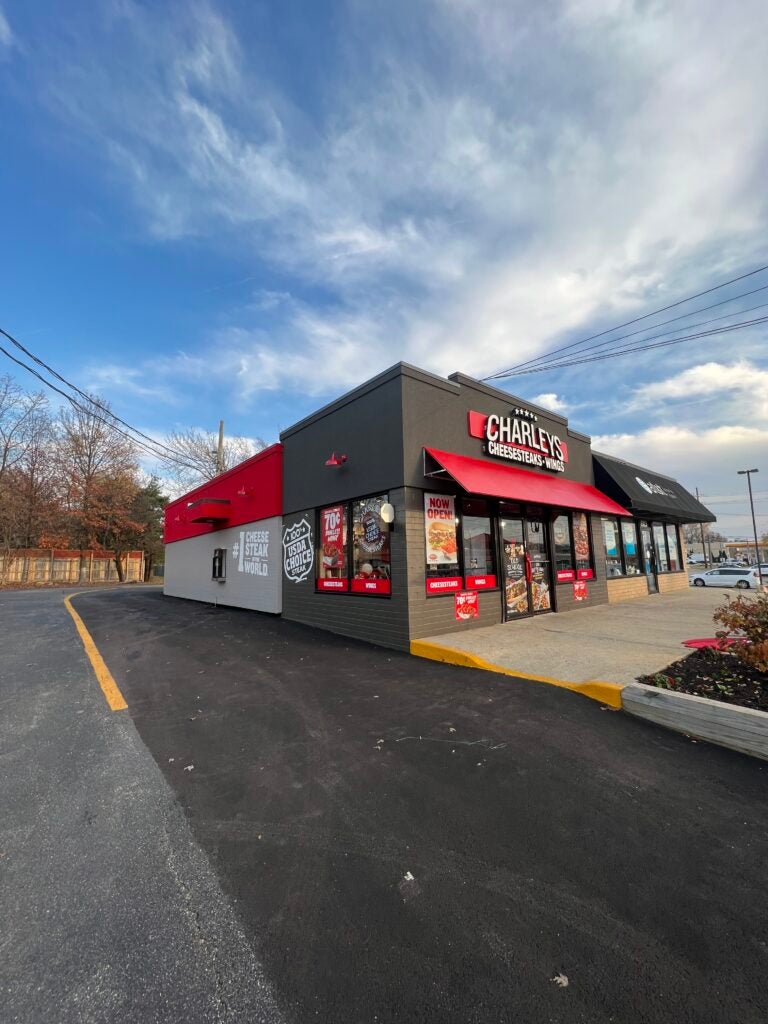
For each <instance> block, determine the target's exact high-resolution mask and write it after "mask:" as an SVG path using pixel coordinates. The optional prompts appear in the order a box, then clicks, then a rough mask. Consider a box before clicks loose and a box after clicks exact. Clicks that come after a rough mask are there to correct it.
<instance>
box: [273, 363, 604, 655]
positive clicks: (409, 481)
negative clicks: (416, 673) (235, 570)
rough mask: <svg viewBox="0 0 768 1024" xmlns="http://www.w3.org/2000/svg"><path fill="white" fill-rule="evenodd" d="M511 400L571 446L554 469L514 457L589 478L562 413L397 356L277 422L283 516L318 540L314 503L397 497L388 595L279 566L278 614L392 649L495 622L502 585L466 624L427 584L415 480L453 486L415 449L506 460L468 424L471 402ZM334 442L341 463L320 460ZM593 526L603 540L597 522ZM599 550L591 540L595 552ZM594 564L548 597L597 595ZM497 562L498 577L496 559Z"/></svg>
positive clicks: (502, 404) (593, 598) (497, 406)
mask: <svg viewBox="0 0 768 1024" xmlns="http://www.w3.org/2000/svg"><path fill="white" fill-rule="evenodd" d="M516 405H521V406H524V407H525V408H528V409H532V410H533V411H534V412H535V413H536V414H537V416H538V425H539V426H541V427H543V428H544V429H545V430H548V431H549V432H550V433H552V434H557V435H559V436H560V437H561V438H562V439H563V440H564V441H566V442H567V444H568V455H569V459H568V462H567V463H566V468H565V472H564V473H562V474H560V473H558V474H554V473H552V472H551V471H548V470H545V469H544V470H539V469H536V468H534V467H532V466H520V467H519V468H523V469H526V470H528V471H530V472H534V473H541V474H543V475H544V476H545V477H550V478H551V477H554V476H556V477H559V478H565V479H568V480H574V481H579V482H582V483H589V484H593V483H594V477H593V470H592V457H591V448H590V441H589V438H588V437H585V436H584V435H583V434H579V433H577V432H576V431H571V430H570V429H569V428H568V423H567V420H566V419H565V418H564V417H562V416H558V415H557V414H555V413H551V412H549V411H547V410H545V409H540V408H538V407H536V406H533V405H531V403H530V402H525V401H522V400H519V399H516V398H515V397H514V396H513V395H509V394H507V393H506V392H503V391H500V390H499V389H497V388H492V387H488V386H486V385H485V384H482V383H479V382H477V381H473V380H472V379H471V378H468V377H464V376H463V375H461V374H454V375H453V376H452V377H451V378H450V379H448V380H445V379H442V378H439V377H436V376H434V375H432V374H429V373H425V372H424V371H422V370H419V369H417V368H415V367H411V366H407V365H404V364H398V365H397V366H394V367H392V368H391V369H389V370H387V371H385V372H384V373H382V374H380V375H379V376H378V377H375V378H373V380H371V381H369V382H367V383H366V384H364V385H362V386H361V387H360V388H357V389H355V390H354V391H352V392H350V393H349V394H348V395H345V396H343V397H342V398H340V399H338V400H337V401H335V402H332V403H331V404H330V405H328V406H325V407H324V408H323V409H320V410H319V411H318V412H317V413H315V414H313V415H312V416H309V417H307V418H306V419H305V420H302V421H301V422H299V423H297V424H296V425H294V426H293V427H290V428H289V429H288V430H286V431H284V432H283V434H282V435H281V441H282V442H283V446H284V448H283V458H284V472H285V478H284V524H285V525H286V526H291V525H292V524H294V523H297V522H299V521H300V520H301V519H302V517H305V518H306V519H307V521H308V522H310V523H311V524H312V530H313V543H314V544H315V546H316V545H317V543H318V541H317V522H316V513H317V509H318V508H320V507H322V506H324V505H330V504H335V503H336V502H342V501H349V500H351V499H354V498H361V497H365V496H367V495H374V494H375V495H378V494H388V495H389V500H390V501H391V502H392V504H393V505H394V506H395V523H394V526H393V530H392V536H391V550H392V594H391V596H390V597H369V596H363V595H357V594H351V593H328V592H320V593H318V592H317V591H316V590H315V573H314V571H313V572H312V573H311V574H310V576H309V577H308V578H307V579H305V580H302V581H301V582H299V583H292V582H290V581H289V580H288V578H287V577H286V576H285V575H284V580H283V614H284V615H285V616H286V618H289V619H293V620H295V621H298V622H304V623H307V624H308V625H314V626H320V627H322V628H323V629H328V630H331V631H332V632H337V633H342V634H344V635H348V636H354V637H359V638H360V639H363V640H369V641H371V642H373V643H378V644H382V645H383V646H388V647H396V648H400V649H407V648H408V645H409V642H410V640H411V639H416V638H418V637H423V636H429V635H431V634H434V633H442V632H450V631H454V630H456V631H460V630H463V629H471V628H472V626H473V625H492V624H494V623H497V622H501V621H502V594H501V592H500V590H496V591H488V592H483V591H481V592H480V593H479V595H478V604H479V612H480V617H479V619H478V620H474V622H473V623H471V624H468V623H465V622H457V621H456V618H455V615H454V600H453V594H446V595H439V596H429V597H428V596H427V594H426V588H425V569H426V565H425V545H424V511H423V509H424V506H423V500H424V497H423V496H424V491H425V490H426V491H430V492H437V493H440V492H442V493H448V494H459V493H460V488H459V487H458V485H456V484H455V483H454V482H453V481H451V480H447V481H443V480H438V479H431V478H425V477H424V461H423V453H422V449H423V447H424V446H427V447H433V448H440V449H444V450H447V451H451V452H456V453H458V454H460V455H468V456H470V457H472V458H479V459H482V460H487V461H488V462H490V463H494V464H496V465H503V464H504V463H503V461H502V460H498V459H493V458H489V457H488V456H487V455H485V454H484V452H483V450H482V441H481V440H480V439H479V438H475V437H471V436H470V435H469V431H468V413H469V412H470V411H474V412H481V413H486V414H490V413H501V414H506V413H508V412H509V410H511V409H512V408H514V407H515V406H516ZM332 452H336V454H337V455H346V456H347V462H346V463H345V464H344V465H343V466H341V467H338V468H330V467H327V466H325V461H326V459H328V457H329V455H330V454H331V453H332ZM593 519H594V517H593ZM598 531H599V517H598ZM593 535H594V537H595V540H600V538H599V533H598V534H594V523H593ZM601 551H602V546H601V544H600V547H599V548H598V545H597V543H596V544H595V558H596V559H597V558H598V554H599V552H601ZM315 557H317V552H315ZM596 570H597V578H596V579H595V580H592V581H589V582H588V594H589V598H588V600H587V601H584V602H574V600H573V586H572V584H567V585H566V584H561V585H559V586H558V587H557V595H556V602H557V607H558V608H560V609H563V608H567V607H575V608H581V607H589V606H590V605H593V604H595V603H598V602H599V603H603V602H606V601H607V588H606V584H605V580H604V579H600V575H601V573H602V574H604V572H605V568H604V566H602V567H601V565H600V563H598V564H597V565H596ZM497 572H498V574H499V576H500V575H501V573H500V567H499V568H498V570H497ZM510 628H514V624H513V623H512V624H510Z"/></svg>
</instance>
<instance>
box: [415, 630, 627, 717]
mask: <svg viewBox="0 0 768 1024" xmlns="http://www.w3.org/2000/svg"><path fill="white" fill-rule="evenodd" d="M411 654H413V655H414V656H415V657H417V658H427V659H428V660H429V661H442V662H444V663H445V664H446V665H459V666H461V667H462V668H479V669H482V670H483V671H485V672H497V673H498V674H499V675H502V676H512V678H514V679H528V680H530V681H533V682H534V683H546V684H547V685H548V686H559V687H560V688H561V689H563V690H572V691H573V692H574V693H581V694H583V696H585V697H590V698H591V699H592V700H597V701H599V702H600V703H601V704H606V705H607V706H608V707H610V708H613V709H614V710H616V711H620V710H621V707H622V700H621V694H622V690H623V689H624V686H622V685H620V684H619V683H606V682H603V681H602V680H600V679H590V680H588V681H587V682H586V683H570V682H568V681H567V680H566V679H554V678H553V677H552V676H536V675H531V674H530V673H528V672H516V671H515V670H514V669H512V668H505V667H504V666H503V665H494V664H493V662H490V661H486V660H485V658H481V657H480V656H479V655H477V654H469V653H467V651H457V650H456V648H455V647H444V646H443V645H442V644H434V643H431V642H429V641H427V640H411Z"/></svg>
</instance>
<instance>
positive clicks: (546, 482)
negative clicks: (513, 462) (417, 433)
mask: <svg viewBox="0 0 768 1024" xmlns="http://www.w3.org/2000/svg"><path fill="white" fill-rule="evenodd" d="M424 451H425V452H426V453H427V455H429V456H431V457H432V458H433V459H434V460H435V462H437V463H438V465H440V466H442V467H443V469H444V470H446V472H447V473H448V475H449V476H451V477H453V479H454V480H455V481H456V483H457V484H459V486H460V487H463V488H464V490H465V491H468V492H469V493H470V494H484V495H487V496H488V497H492V498H509V499H510V500H511V501H528V502H530V503H531V504H533V505H557V506H558V507H560V508H578V509H583V510H584V511H585V512H602V513H604V514H606V515H611V516H630V515H631V513H630V512H627V510H626V509H625V508H622V507H621V505H617V504H616V502H615V501H611V499H610V498H609V497H607V495H605V494H603V493H602V491H598V489H597V488H596V487H592V486H591V485H590V484H579V483H576V482H575V481H574V480H563V479H561V478H560V477H556V476H543V475H542V474H540V473H532V472H531V471H530V470H528V469H517V468H516V467H515V466H504V465H500V464H497V463H495V462H483V461H482V460H480V459H471V458H470V457H469V456H468V455H456V454H454V453H453V452H441V451H439V450H438V449H437V448H425V449H424Z"/></svg>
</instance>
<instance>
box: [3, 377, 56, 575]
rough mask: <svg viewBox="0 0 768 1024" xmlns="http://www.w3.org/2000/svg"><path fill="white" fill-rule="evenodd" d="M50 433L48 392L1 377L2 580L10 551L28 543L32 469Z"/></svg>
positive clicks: (8, 565) (9, 565) (8, 564)
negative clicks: (31, 390)
mask: <svg viewBox="0 0 768 1024" xmlns="http://www.w3.org/2000/svg"><path fill="white" fill-rule="evenodd" d="M49 436H50V419H49V416H48V403H47V400H46V398H45V395H43V394H42V393H39V392H36V393H34V394H27V393H26V392H25V391H24V390H23V389H22V388H21V387H19V385H18V384H16V383H15V382H14V380H13V378H12V377H10V376H8V375H7V374H5V375H3V376H2V377H0V544H2V547H3V549H4V557H3V567H4V571H3V579H5V578H7V575H8V573H9V572H10V569H11V557H12V556H11V552H12V550H13V549H14V548H16V547H27V546H28V544H29V532H30V531H29V529H28V525H29V523H28V520H29V512H30V503H29V482H30V470H31V468H32V467H33V466H36V465H37V462H38V453H39V449H40V446H41V445H44V443H45V438H46V437H49Z"/></svg>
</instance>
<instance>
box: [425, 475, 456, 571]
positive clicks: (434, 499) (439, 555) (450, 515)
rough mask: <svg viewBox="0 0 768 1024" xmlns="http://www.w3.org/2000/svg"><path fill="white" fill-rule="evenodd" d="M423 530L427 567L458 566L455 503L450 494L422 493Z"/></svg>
mask: <svg viewBox="0 0 768 1024" xmlns="http://www.w3.org/2000/svg"><path fill="white" fill-rule="evenodd" d="M424 531H425V539H426V545H427V567H428V568H429V569H436V568H440V567H441V566H454V567H455V566H458V564H459V547H458V544H457V542H456V503H455V499H454V497H453V495H452V494H425V495H424Z"/></svg>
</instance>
